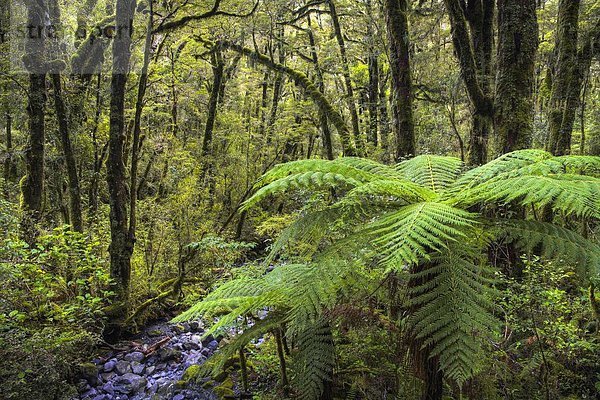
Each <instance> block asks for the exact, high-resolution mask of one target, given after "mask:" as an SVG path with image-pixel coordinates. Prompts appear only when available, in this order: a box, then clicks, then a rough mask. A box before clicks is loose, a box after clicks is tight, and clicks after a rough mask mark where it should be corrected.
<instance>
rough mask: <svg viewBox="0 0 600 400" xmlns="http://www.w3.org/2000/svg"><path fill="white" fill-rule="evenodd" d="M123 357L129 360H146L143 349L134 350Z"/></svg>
mask: <svg viewBox="0 0 600 400" xmlns="http://www.w3.org/2000/svg"><path fill="white" fill-rule="evenodd" d="M123 358H124V359H125V360H127V361H137V362H142V361H143V360H144V353H142V352H141V351H134V352H133V353H129V354H126V355H125V357H123Z"/></svg>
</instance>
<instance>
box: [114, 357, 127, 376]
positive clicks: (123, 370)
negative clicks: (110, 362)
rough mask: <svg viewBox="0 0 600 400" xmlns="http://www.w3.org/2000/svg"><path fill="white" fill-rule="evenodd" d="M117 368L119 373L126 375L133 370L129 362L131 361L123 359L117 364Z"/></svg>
mask: <svg viewBox="0 0 600 400" xmlns="http://www.w3.org/2000/svg"><path fill="white" fill-rule="evenodd" d="M115 370H116V371H117V374H119V375H125V374H127V373H129V372H131V364H129V362H127V361H125V360H121V361H119V362H118V363H117V365H116V366H115Z"/></svg>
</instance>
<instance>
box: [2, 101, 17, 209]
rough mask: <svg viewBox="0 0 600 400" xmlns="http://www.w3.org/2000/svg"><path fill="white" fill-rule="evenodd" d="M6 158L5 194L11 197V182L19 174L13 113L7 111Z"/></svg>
mask: <svg viewBox="0 0 600 400" xmlns="http://www.w3.org/2000/svg"><path fill="white" fill-rule="evenodd" d="M5 129H6V158H5V159H4V188H5V196H6V198H8V197H9V190H8V188H9V183H10V182H12V181H14V180H15V178H16V176H17V164H16V163H15V161H14V159H13V158H14V155H13V147H12V146H13V145H12V115H11V114H10V112H7V113H6V127H5Z"/></svg>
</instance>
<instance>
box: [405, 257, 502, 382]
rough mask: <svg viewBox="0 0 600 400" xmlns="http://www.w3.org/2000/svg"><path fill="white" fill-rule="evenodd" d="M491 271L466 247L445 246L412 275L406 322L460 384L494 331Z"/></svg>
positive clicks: (476, 363)
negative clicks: (456, 249) (455, 249)
mask: <svg viewBox="0 0 600 400" xmlns="http://www.w3.org/2000/svg"><path fill="white" fill-rule="evenodd" d="M490 275H491V274H490V272H489V271H488V270H487V269H486V268H485V267H484V266H482V265H480V264H479V263H474V262H473V260H472V259H471V256H470V255H468V254H466V253H464V252H461V251H459V252H453V251H452V250H449V251H447V252H444V253H443V254H440V255H439V256H436V257H434V258H432V260H431V262H430V263H427V264H424V265H423V266H422V269H421V270H419V271H418V272H416V273H414V274H413V277H412V280H413V282H415V283H416V284H415V286H414V287H412V288H411V289H410V290H411V293H412V299H411V302H410V303H411V304H412V306H414V307H416V311H415V312H414V313H413V315H412V316H411V317H410V323H411V325H412V327H413V329H414V332H415V335H416V337H417V339H419V340H421V341H422V343H423V347H430V348H431V351H430V353H429V354H430V357H439V359H440V367H441V369H442V370H443V371H444V373H445V375H446V377H447V378H449V379H451V380H454V381H456V382H457V383H458V384H459V386H460V385H462V384H463V383H464V382H465V381H466V380H467V379H469V378H471V377H472V376H474V374H475V373H476V372H477V370H478V369H479V367H480V366H481V361H482V357H481V356H482V344H483V341H484V340H485V338H486V337H489V336H490V334H492V333H493V332H495V331H496V328H497V321H496V319H495V318H494V317H493V314H492V313H491V311H492V309H493V300H492V296H493V294H494V292H493V291H492V289H490V285H489V283H490V279H489V276H490Z"/></svg>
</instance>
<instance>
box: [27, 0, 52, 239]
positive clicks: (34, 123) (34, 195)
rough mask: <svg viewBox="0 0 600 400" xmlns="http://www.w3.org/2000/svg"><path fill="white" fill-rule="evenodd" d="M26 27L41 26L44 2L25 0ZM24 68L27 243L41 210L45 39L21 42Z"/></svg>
mask: <svg viewBox="0 0 600 400" xmlns="http://www.w3.org/2000/svg"><path fill="white" fill-rule="evenodd" d="M26 5H27V24H28V26H38V27H41V26H44V18H45V15H46V13H47V12H48V9H47V5H46V3H45V2H44V1H36V0H28V1H27V2H26ZM25 46H26V48H25V57H24V62H25V67H26V69H27V71H28V73H29V96H28V105H27V115H28V119H29V136H28V141H27V147H26V149H25V167H26V175H25V177H24V178H23V179H22V180H21V209H22V210H23V216H22V220H21V237H22V238H23V239H24V240H25V241H27V242H29V243H30V244H31V243H33V242H35V239H36V237H37V233H38V231H37V223H38V222H39V221H40V218H41V213H42V203H43V196H44V142H45V137H46V130H45V121H44V107H45V104H46V70H45V65H44V54H45V40H44V38H43V35H42V37H41V38H34V39H31V40H28V41H27V43H26V44H25Z"/></svg>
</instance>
